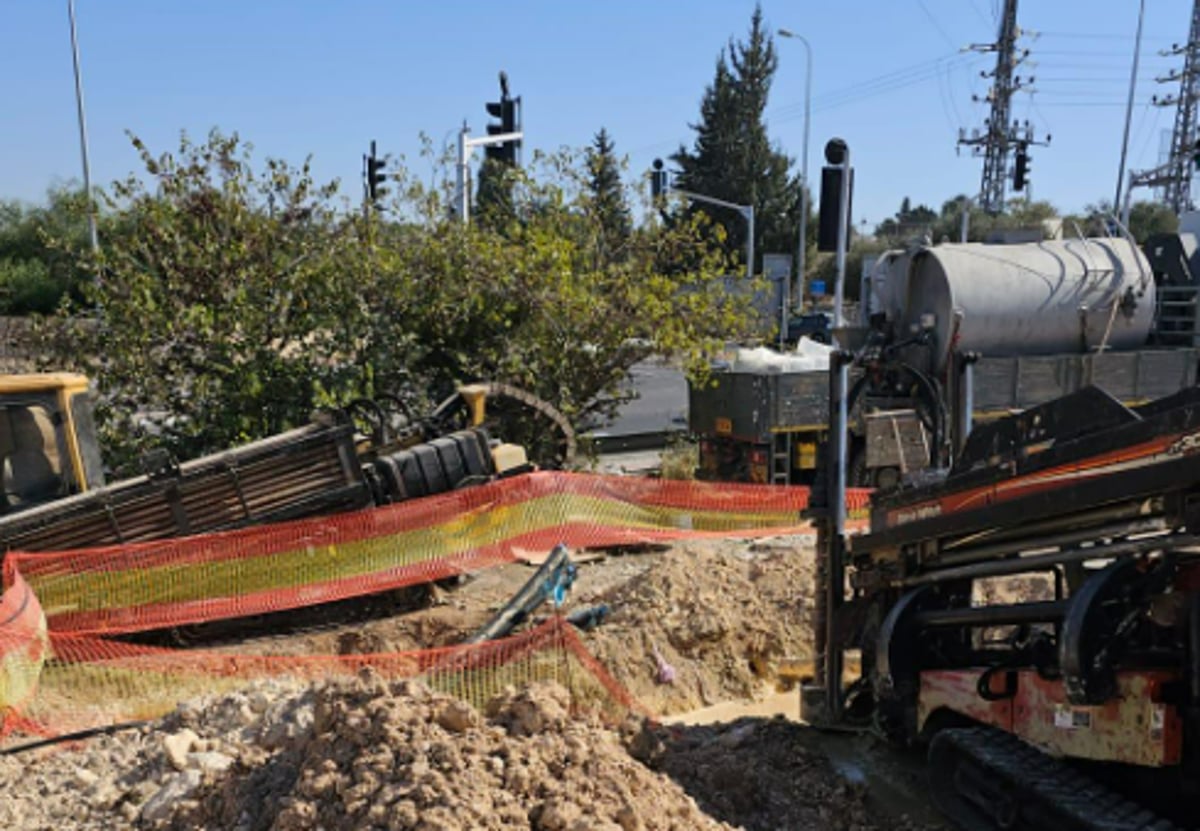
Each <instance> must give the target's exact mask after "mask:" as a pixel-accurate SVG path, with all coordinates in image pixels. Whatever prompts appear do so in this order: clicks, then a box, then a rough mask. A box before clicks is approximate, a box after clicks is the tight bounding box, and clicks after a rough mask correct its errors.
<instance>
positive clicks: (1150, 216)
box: [1066, 199, 1179, 244]
mask: <svg viewBox="0 0 1200 831" xmlns="http://www.w3.org/2000/svg"><path fill="white" fill-rule="evenodd" d="M1114 216H1115V212H1114V211H1113V207H1112V203H1111V202H1109V201H1108V200H1107V199H1101V200H1098V201H1097V202H1094V203H1092V204H1090V205H1085V206H1084V208H1083V213H1082V214H1076V215H1073V216H1070V217H1067V219H1066V223H1067V227H1068V229H1070V230H1072V231H1074V229H1075V228H1078V229H1079V230H1080V232H1081V233H1085V234H1095V235H1100V236H1103V235H1105V234H1107V233H1108V232H1109V224H1110V223H1111V222H1112V220H1113V217H1114ZM1178 230H1179V217H1177V216H1176V215H1175V212H1174V211H1172V210H1171V209H1170V208H1169V207H1167V206H1166V205H1163V204H1161V203H1159V202H1135V203H1133V205H1131V206H1130V208H1129V233H1131V234H1132V235H1133V238H1134V239H1135V240H1137V241H1138V243H1139V244H1141V243H1144V242H1145V241H1146V240H1147V239H1149V238H1150V237H1151V236H1153V235H1154V234H1172V233H1175V232H1176V231H1178Z"/></svg>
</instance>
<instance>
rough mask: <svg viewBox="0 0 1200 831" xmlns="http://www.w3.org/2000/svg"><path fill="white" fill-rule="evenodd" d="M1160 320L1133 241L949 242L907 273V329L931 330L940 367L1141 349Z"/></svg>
mask: <svg viewBox="0 0 1200 831" xmlns="http://www.w3.org/2000/svg"><path fill="white" fill-rule="evenodd" d="M1153 319H1154V277H1153V275H1152V273H1151V271H1150V265H1149V263H1148V262H1147V261H1146V257H1145V255H1143V254H1142V252H1141V251H1140V250H1139V249H1138V248H1137V247H1136V246H1135V245H1133V244H1131V243H1130V242H1129V241H1128V240H1125V239H1115V238H1114V239H1089V240H1082V239H1074V240H1049V241H1046V242H1039V243H1026V244H1018V245H985V244H982V243H960V244H943V245H938V246H932V247H927V248H923V249H921V250H920V251H918V252H916V253H915V254H914V255H913V257H912V261H911V265H910V266H909V275H908V300H907V308H906V309H905V312H904V315H903V318H902V320H903V323H904V328H905V330H907V331H909V332H912V331H917V330H918V329H920V328H927V327H932V329H933V333H934V336H935V339H936V341H935V344H936V354H937V355H938V360H937V365H938V369H939V370H940V369H941V368H943V367H944V366H945V365H946V361H947V360H948V358H949V356H950V353H951V351H952V350H956V351H963V352H979V353H981V354H983V355H986V356H1004V355H1046V354H1054V353H1059V352H1090V351H1094V350H1096V349H1098V348H1100V347H1101V346H1102V345H1103V347H1104V348H1105V349H1136V348H1138V347H1139V346H1142V345H1143V344H1144V343H1145V342H1146V338H1147V336H1148V335H1149V333H1150V326H1151V324H1152V322H1153Z"/></svg>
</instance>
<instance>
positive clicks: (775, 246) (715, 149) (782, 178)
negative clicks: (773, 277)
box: [671, 7, 800, 257]
mask: <svg viewBox="0 0 1200 831" xmlns="http://www.w3.org/2000/svg"><path fill="white" fill-rule="evenodd" d="M776 63H777V62H776V56H775V44H774V41H773V40H772V39H771V37H770V35H769V27H767V25H766V24H765V23H764V21H763V15H762V8H761V7H756V8H755V10H754V14H753V16H752V17H751V20H750V34H749V38H748V40H747V41H745V42H736V43H735V42H733V41H731V42H730V43H729V46H728V50H727V51H725V50H723V51H722V52H721V55H720V57H719V58H718V59H717V65H716V72H715V76H714V78H713V82H712V83H711V84H710V85H709V86H708V88H707V89H706V90H705V92H704V97H703V99H702V100H701V102H700V122H699V123H698V124H694V125H692V129H693V130H695V131H696V138H695V143H694V145H693V148H692V150H691V151H689V150H687V149H686V148H685V147H682V146H681V147H680V148H679V150H678V151H677V152H676V153H675V154H674V155H673V156H672V157H671V158H672V160H674V162H675V163H676V164H677V165H678V166H679V171H680V172H679V175H678V176H676V179H675V184H676V186H677V187H678V188H679V189H681V190H686V191H691V192H693V193H697V194H701V195H703V196H710V197H714V198H716V199H721V200H724V201H726V202H732V203H734V204H739V205H753V206H754V211H755V251H756V252H757V253H758V254H759V255H761V253H762V252H764V251H781V252H793V251H795V249H796V231H795V229H796V228H797V227H798V225H799V221H800V213H799V206H800V183H799V180H798V178H794V177H791V176H789V174H788V170H789V169H790V167H791V164H792V160H791V159H789V158H788V157H787V155H785V154H784V153H783V152H781V151H780V150H779V149H778V148H777V147H776V146H772V144H771V142H770V139H769V138H768V136H767V126H766V122H765V120H764V113H765V111H766V106H767V98H768V95H769V93H770V90H771V81H772V79H773V78H774V76H775V70H776ZM700 211H703V212H705V213H707V214H709V215H711V216H713V217H715V218H717V219H718V220H720V221H721V222H722V224H724V226H725V229H726V234H727V236H726V240H725V251H726V252H727V253H728V254H729V255H730V256H731V257H741V256H742V255H743V252H744V251H745V248H746V231H747V228H746V222H745V221H744V220H743V219H742V218H741V217H740V216H738V215H737V214H736V213H735V212H734V211H732V210H731V209H728V208H722V207H718V206H713V205H708V204H702V203H696V204H692V205H688V206H687V207H686V208H685V212H686V213H687V214H689V215H691V214H694V213H696V212H700Z"/></svg>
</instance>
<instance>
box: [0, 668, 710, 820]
mask: <svg viewBox="0 0 1200 831" xmlns="http://www.w3.org/2000/svg"><path fill="white" fill-rule="evenodd" d="M569 706H570V701H569V698H568V693H567V692H566V690H564V689H563V688H562V687H559V686H557V685H553V684H535V685H531V686H529V687H528V688H525V689H523V690H520V691H509V692H508V693H506V694H505V695H502V696H500V697H498V698H497V699H495V700H493V702H492V703H491V704H490V705H489V707H488V708H487V712H486V713H479V712H477V711H475V710H474V709H473V708H471V707H470V706H469V705H467V704H464V703H462V702H461V701H459V700H458V699H455V698H451V697H449V696H445V695H442V694H439V693H435V692H432V691H430V690H429V689H427V688H425V687H423V686H421V685H420V684H417V683H414V682H411V681H400V682H388V681H385V680H383V679H381V678H379V677H378V676H375V675H374V674H372V673H369V672H368V673H366V674H364V675H363V676H361V677H360V678H358V679H356V680H353V681H340V682H327V683H324V684H321V685H318V686H316V687H313V688H310V689H287V688H285V687H282V686H279V685H256V686H255V687H252V688H249V689H248V690H246V691H244V692H239V693H235V694H231V695H228V696H223V697H221V698H218V699H213V700H210V701H201V702H196V703H191V704H186V705H182V706H181V707H180V709H179V710H177V711H176V712H175V713H173V714H172V715H170V716H169V717H167V718H166V719H164V720H163V721H162V722H159V723H157V724H155V725H152V726H151V727H148V728H146V729H143V730H139V731H133V732H130V733H126V734H122V735H120V736H104V737H99V738H97V739H95V740H92V741H90V742H89V743H87V744H86V745H84V746H83V747H81V748H80V749H63V748H60V749H59V750H58V752H56V753H53V754H51V755H49V756H45V757H43V758H40V759H39V758H37V757H36V756H33V755H23V756H21V757H8V758H6V759H4V760H3V762H2V763H0V782H3V787H4V792H5V800H4V801H3V807H0V823H2V824H3V827H8V828H46V829H56V831H62V829H76V828H111V827H131V826H133V827H141V828H180V829H183V828H188V829H190V828H229V829H279V831H289V830H290V829H309V828H324V829H331V831H332V830H333V829H351V828H354V829H359V828H364V829H365V828H389V829H392V828H395V829H423V830H424V831H435V830H436V829H440V830H441V831H453V829H464V830H465V829H476V828H480V829H483V828H495V829H501V828H522V829H524V828H528V829H544V831H585V829H609V831H633V829H645V830H646V831H651V829H680V830H681V831H682V829H722V828H729V827H730V826H728V825H725V824H723V823H721V822H717V821H714V820H712V819H711V818H709V817H707V816H705V815H704V814H703V813H702V812H701V811H700V810H699V809H698V808H697V806H696V804H695V802H694V800H693V799H692V798H691V797H690V796H688V794H687V793H685V791H684V790H683V788H681V787H680V786H679V785H678V784H676V783H675V782H673V781H671V779H670V778H669V777H667V776H666V775H664V774H660V773H655V772H653V771H651V770H650V769H649V768H647V767H645V766H644V765H643V764H641V763H640V762H638V761H637V760H636V759H634V758H633V757H632V756H631V755H630V754H629V752H628V750H627V749H626V746H625V745H624V744H623V740H622V735H621V733H619V732H617V731H614V730H612V729H610V728H607V727H604V726H602V725H600V724H599V723H597V722H594V721H588V720H573V719H572V717H571V714H570V710H569ZM632 735H634V731H633V730H629V731H626V734H625V736H626V737H628V736H632ZM22 768H24V770H25V772H26V773H27V775H26V776H24V777H23V776H22V774H21V771H22Z"/></svg>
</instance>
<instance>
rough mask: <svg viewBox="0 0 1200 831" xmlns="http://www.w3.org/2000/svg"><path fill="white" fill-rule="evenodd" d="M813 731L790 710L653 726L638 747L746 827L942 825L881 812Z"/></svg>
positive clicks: (724, 816) (861, 830)
mask: <svg viewBox="0 0 1200 831" xmlns="http://www.w3.org/2000/svg"><path fill="white" fill-rule="evenodd" d="M812 734H813V731H812V729H811V728H808V727H805V726H804V725H801V724H798V723H796V722H793V721H788V720H787V719H784V718H782V717H776V718H773V719H766V720H764V719H756V718H742V719H737V720H735V721H733V722H729V723H718V724H708V725H683V724H672V725H659V726H649V727H648V728H647V730H646V731H645V732H644V734H643V735H642V736H640V737H639V739H638V741H637V742H635V743H633V745H632V752H633V753H634V755H635V756H637V758H639V759H641V760H642V761H643V762H645V763H646V764H647V765H648V766H649V767H651V768H652V769H654V770H657V771H661V772H663V773H665V774H667V775H668V776H670V777H671V778H672V779H673V780H674V781H676V782H678V783H679V784H680V785H681V786H682V787H683V788H684V790H686V791H687V792H688V793H690V794H693V795H695V797H696V801H697V803H698V804H699V806H700V808H701V809H702V810H703V811H704V812H705V813H706V814H708V815H709V816H711V817H713V818H715V819H717V820H722V821H725V822H730V823H733V824H734V825H737V826H738V827H739V828H743V829H745V831H776V829H781V828H788V829H792V828H813V829H817V828H820V829H831V831H873V830H874V829H882V828H888V829H909V830H910V831H915V829H919V828H936V827H939V826H935V825H930V824H928V823H922V822H919V821H916V820H913V819H910V818H909V817H907V816H905V815H904V814H902V813H899V812H898V811H897V810H896V806H895V805H889V806H888V809H887V810H886V811H884V812H881V811H880V810H879V805H878V803H877V801H873V800H872V799H871V798H870V794H869V793H868V790H867V788H866V786H865V785H864V784H863V783H862V782H861V781H858V782H853V781H851V779H849V778H847V777H845V776H842V775H840V774H838V773H837V772H836V771H835V770H834V767H833V765H832V763H831V762H830V760H829V759H828V758H827V757H826V756H825V755H823V754H822V753H821V752H820V751H819V750H817V749H815V748H814V747H813V746H812V745H813V738H814V737H813V735H812Z"/></svg>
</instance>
